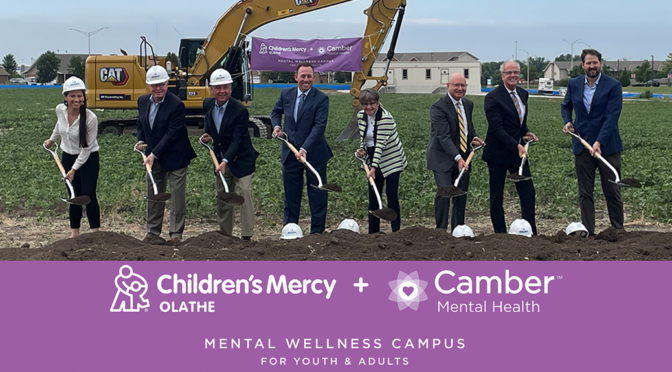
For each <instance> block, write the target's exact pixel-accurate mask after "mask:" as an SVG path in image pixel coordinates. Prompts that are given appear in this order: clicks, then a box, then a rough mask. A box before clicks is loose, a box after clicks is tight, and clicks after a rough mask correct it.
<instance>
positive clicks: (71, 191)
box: [42, 143, 91, 205]
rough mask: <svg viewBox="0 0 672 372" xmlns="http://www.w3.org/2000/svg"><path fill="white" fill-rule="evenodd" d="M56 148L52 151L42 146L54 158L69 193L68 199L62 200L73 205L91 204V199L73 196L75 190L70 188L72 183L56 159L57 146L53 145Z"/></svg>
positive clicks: (59, 161) (84, 196)
mask: <svg viewBox="0 0 672 372" xmlns="http://www.w3.org/2000/svg"><path fill="white" fill-rule="evenodd" d="M54 145H55V146H56V147H55V148H54V149H53V150H52V149H50V148H48V147H47V145H45V144H42V147H44V149H45V150H47V151H49V152H50V153H51V155H52V156H53V157H54V161H56V165H57V166H58V169H59V170H60V171H61V176H63V181H65V185H66V186H67V187H68V192H69V196H70V198H69V199H63V198H60V199H61V200H63V201H64V202H66V203H71V204H75V205H87V204H89V203H90V202H91V198H89V197H88V196H86V195H80V196H75V189H74V188H73V187H72V182H70V179H68V176H67V174H66V173H65V168H63V164H61V159H59V158H58V153H57V151H58V144H57V143H54Z"/></svg>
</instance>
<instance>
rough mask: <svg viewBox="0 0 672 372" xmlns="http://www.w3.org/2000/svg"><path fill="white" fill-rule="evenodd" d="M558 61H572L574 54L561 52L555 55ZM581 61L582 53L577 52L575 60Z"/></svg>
mask: <svg viewBox="0 0 672 372" xmlns="http://www.w3.org/2000/svg"><path fill="white" fill-rule="evenodd" d="M555 60H556V61H571V60H572V55H571V54H569V53H567V54H561V55H559V56H557V57H555ZM576 61H579V62H581V55H580V54H577V55H575V56H574V62H576Z"/></svg>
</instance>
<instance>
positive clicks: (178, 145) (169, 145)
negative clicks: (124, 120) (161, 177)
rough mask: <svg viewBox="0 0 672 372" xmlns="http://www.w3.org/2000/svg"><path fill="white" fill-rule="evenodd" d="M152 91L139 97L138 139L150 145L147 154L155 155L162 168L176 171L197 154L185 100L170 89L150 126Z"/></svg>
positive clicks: (167, 170) (186, 164)
mask: <svg viewBox="0 0 672 372" xmlns="http://www.w3.org/2000/svg"><path fill="white" fill-rule="evenodd" d="M151 99H152V95H151V94H145V95H143V96H141V97H140V98H138V128H137V130H138V141H144V142H145V143H146V144H147V149H146V150H145V154H147V155H149V154H152V153H153V154H154V156H156V160H157V161H158V162H159V165H160V166H161V169H162V170H163V171H166V172H172V171H174V170H178V169H181V168H184V167H186V166H188V165H189V163H190V162H191V159H193V158H195V157H196V153H195V152H194V149H193V148H192V147H191V143H190V142H189V135H188V133H187V126H186V122H185V119H184V115H185V113H186V111H185V109H184V103H182V100H180V98H179V97H177V96H176V95H174V94H173V93H170V92H166V96H165V98H164V101H163V103H161V104H160V105H159V110H158V111H157V113H156V117H155V118H154V128H153V129H152V128H150V126H149V101H150V100H151Z"/></svg>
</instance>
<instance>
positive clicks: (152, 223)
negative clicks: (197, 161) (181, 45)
mask: <svg viewBox="0 0 672 372" xmlns="http://www.w3.org/2000/svg"><path fill="white" fill-rule="evenodd" d="M169 79H170V78H169V77H168V73H167V72H166V70H165V69H164V68H163V67H161V66H152V67H151V68H150V69H149V70H148V71H147V80H146V83H147V85H148V86H149V90H150V92H151V94H145V95H143V96H141V97H140V98H138V143H137V144H136V147H137V148H138V149H143V148H144V150H145V154H147V161H146V162H145V163H146V164H149V166H150V167H151V169H152V176H153V177H154V180H155V181H156V185H157V187H158V189H159V192H160V193H162V192H166V186H167V183H168V182H170V193H171V209H170V238H171V241H172V242H173V243H178V242H179V241H180V240H181V239H182V232H183V231H184V219H185V212H186V188H187V166H188V165H189V163H190V162H191V159H193V158H195V157H196V153H195V152H194V149H193V148H192V147H191V143H190V142H189V138H188V134H187V126H186V123H185V119H184V115H185V109H184V103H182V100H180V98H179V97H177V96H176V95H174V94H172V93H171V92H168V80H169ZM153 192H154V191H153V190H152V183H151V180H150V179H149V176H148V177H147V193H148V195H151V194H152V193H153ZM165 206H166V202H158V201H151V200H148V201H147V234H146V235H145V237H144V238H143V239H142V241H144V242H149V243H154V244H159V243H164V242H165V241H164V240H163V239H162V238H161V225H162V224H163V212H164V209H165Z"/></svg>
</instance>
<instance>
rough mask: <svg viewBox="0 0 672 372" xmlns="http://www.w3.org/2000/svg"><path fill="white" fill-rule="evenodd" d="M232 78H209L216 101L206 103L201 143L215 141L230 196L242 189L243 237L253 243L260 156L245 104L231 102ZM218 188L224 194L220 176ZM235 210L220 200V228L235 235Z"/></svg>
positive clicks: (224, 73) (225, 74)
mask: <svg viewBox="0 0 672 372" xmlns="http://www.w3.org/2000/svg"><path fill="white" fill-rule="evenodd" d="M231 84H233V80H232V79H231V74H229V72H228V71H226V70H224V69H222V68H219V69H217V70H215V71H213V73H212V74H211V75H210V90H211V92H212V95H213V97H210V98H206V99H205V100H204V101H203V110H205V126H204V128H203V131H204V133H203V135H202V136H201V140H202V141H203V142H206V143H207V142H210V141H213V145H212V149H213V151H214V153H215V156H216V157H217V161H218V162H219V167H217V169H215V173H217V172H218V171H219V172H222V174H223V175H224V179H225V180H226V183H227V186H228V187H229V191H230V192H234V191H235V189H236V185H238V187H240V193H241V196H242V197H243V199H244V202H243V205H242V207H241V210H240V224H241V228H242V233H241V237H242V238H243V239H244V240H250V239H251V238H252V235H254V205H253V204H252V192H251V190H252V173H254V170H255V165H256V160H257V156H259V153H258V152H257V151H256V150H255V149H254V147H252V141H251V140H250V134H249V132H248V126H249V118H250V115H249V113H248V111H247V107H245V106H244V105H243V104H242V103H240V102H238V100H236V99H231ZM216 176H217V177H216V178H215V187H216V189H217V192H218V193H222V192H224V191H225V189H224V185H223V184H222V180H221V178H220V177H219V175H218V174H216ZM234 214H235V209H234V208H233V206H231V205H229V204H226V203H224V202H222V201H220V200H217V220H218V222H219V228H220V230H221V231H223V232H224V233H226V234H227V235H233V219H234Z"/></svg>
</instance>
